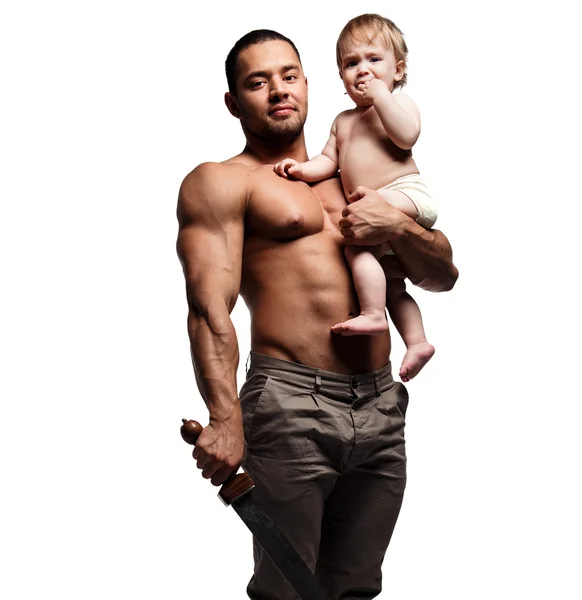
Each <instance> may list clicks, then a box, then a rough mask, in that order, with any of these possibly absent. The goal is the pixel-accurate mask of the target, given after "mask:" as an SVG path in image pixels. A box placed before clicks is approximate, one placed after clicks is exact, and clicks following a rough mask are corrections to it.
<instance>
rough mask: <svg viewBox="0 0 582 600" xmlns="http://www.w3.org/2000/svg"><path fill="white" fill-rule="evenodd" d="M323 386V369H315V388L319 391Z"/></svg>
mask: <svg viewBox="0 0 582 600" xmlns="http://www.w3.org/2000/svg"><path fill="white" fill-rule="evenodd" d="M320 387H321V369H315V386H314V387H313V390H314V391H315V392H319V388H320Z"/></svg>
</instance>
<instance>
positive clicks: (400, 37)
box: [336, 13, 408, 88]
mask: <svg viewBox="0 0 582 600" xmlns="http://www.w3.org/2000/svg"><path fill="white" fill-rule="evenodd" d="M378 36H380V38H381V39H382V41H383V42H384V44H386V47H387V48H392V50H393V52H394V58H395V59H396V62H398V61H400V60H403V61H404V75H403V76H402V79H401V80H400V81H395V82H394V87H395V88H397V87H403V86H405V85H406V80H407V74H406V65H407V62H406V61H407V58H408V47H407V45H406V42H405V41H404V34H403V33H402V31H400V29H399V28H398V27H397V26H396V25H395V24H394V23H393V22H392V21H391V20H390V19H386V18H385V17H381V16H380V15H377V14H373V13H366V14H364V15H360V16H359V17H354V18H353V19H351V20H350V21H348V22H347V23H346V25H345V27H344V28H343V29H342V31H341V33H340V34H339V38H338V40H337V44H336V60H337V66H338V69H339V70H340V71H341V70H342V56H343V55H344V54H345V51H346V47H347V46H348V44H350V43H352V44H353V43H354V42H360V43H362V42H363V43H366V44H370V43H372V41H373V40H374V39H375V38H376V37H378Z"/></svg>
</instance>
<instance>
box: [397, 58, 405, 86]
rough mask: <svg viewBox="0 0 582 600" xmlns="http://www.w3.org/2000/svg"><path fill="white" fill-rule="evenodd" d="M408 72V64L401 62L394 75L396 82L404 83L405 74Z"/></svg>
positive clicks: (398, 63)
mask: <svg viewBox="0 0 582 600" xmlns="http://www.w3.org/2000/svg"><path fill="white" fill-rule="evenodd" d="M405 72H406V63H405V62H404V61H403V60H399V61H398V62H397V63H396V72H395V73H394V81H402V78H403V77H404V73H405Z"/></svg>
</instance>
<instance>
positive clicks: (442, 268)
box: [339, 187, 459, 292]
mask: <svg viewBox="0 0 582 600" xmlns="http://www.w3.org/2000/svg"><path fill="white" fill-rule="evenodd" d="M349 200H350V204H349V205H348V206H346V207H345V208H344V210H343V212H342V218H341V219H340V222H339V225H340V228H341V233H342V235H343V236H344V240H343V242H344V244H345V245H347V246H352V245H353V246H375V245H377V244H382V243H385V242H387V243H389V244H390V246H391V247H392V250H393V251H394V254H395V257H396V258H392V259H390V257H386V258H385V259H382V264H383V266H384V267H385V268H386V270H388V271H389V273H390V275H392V276H398V275H404V276H406V277H408V279H410V281H411V282H412V283H413V284H414V285H417V286H419V287H421V288H423V289H425V290H428V291H432V292H446V291H449V290H451V289H452V288H453V286H454V285H455V282H456V281H457V278H458V276H459V272H458V270H457V268H456V267H455V265H454V264H453V250H452V248H451V245H450V243H449V240H448V239H447V238H446V236H445V235H444V234H443V233H442V232H441V231H439V230H438V229H424V227H421V226H420V225H419V224H418V223H416V222H415V221H414V220H412V219H411V218H410V217H407V216H406V215H405V214H404V213H403V212H402V211H400V210H398V209H397V208H394V207H393V206H390V205H389V204H388V203H387V202H386V201H385V200H384V199H383V198H382V197H381V196H380V195H379V194H378V192H376V191H374V190H370V189H367V188H364V187H359V188H357V189H356V190H355V192H354V193H353V194H352V195H351V196H350V198H349ZM355 200H357V202H355ZM396 261H397V262H396Z"/></svg>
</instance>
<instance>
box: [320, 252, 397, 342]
mask: <svg viewBox="0 0 582 600" xmlns="http://www.w3.org/2000/svg"><path fill="white" fill-rule="evenodd" d="M345 253H346V259H347V261H348V264H349V265H350V268H351V270H352V278H353V280H354V287H355V288H356V293H357V294H358V300H359V302H360V314H359V315H358V316H357V317H354V318H353V319H349V320H348V321H344V322H343V323H338V324H337V325H334V326H333V327H332V328H331V330H332V331H333V333H340V334H341V335H379V334H381V333H386V332H387V331H388V322H387V320H386V278H385V276H384V271H383V270H382V267H381V266H380V263H379V262H378V260H377V259H376V257H375V256H374V254H373V253H372V252H370V251H369V250H368V249H366V248H362V247H359V246H346V248H345Z"/></svg>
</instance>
